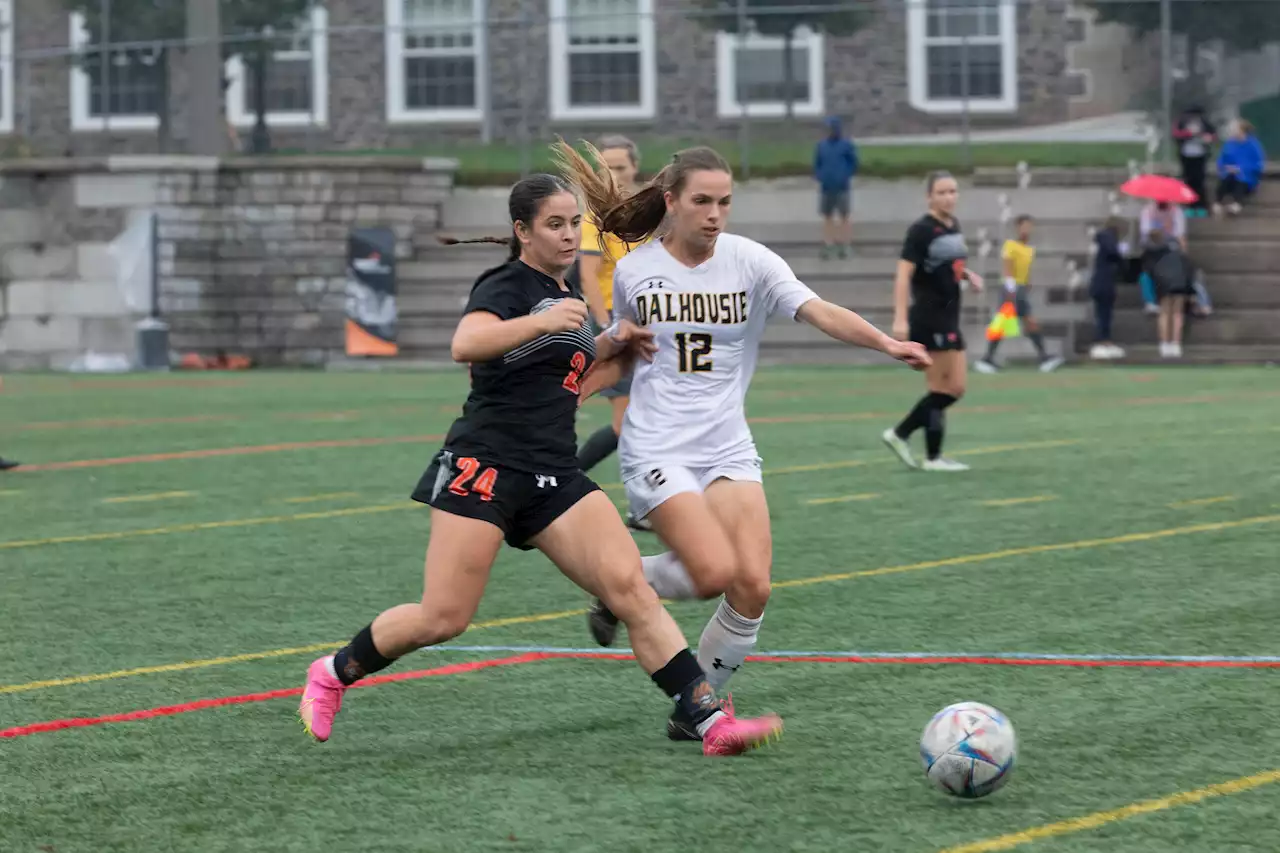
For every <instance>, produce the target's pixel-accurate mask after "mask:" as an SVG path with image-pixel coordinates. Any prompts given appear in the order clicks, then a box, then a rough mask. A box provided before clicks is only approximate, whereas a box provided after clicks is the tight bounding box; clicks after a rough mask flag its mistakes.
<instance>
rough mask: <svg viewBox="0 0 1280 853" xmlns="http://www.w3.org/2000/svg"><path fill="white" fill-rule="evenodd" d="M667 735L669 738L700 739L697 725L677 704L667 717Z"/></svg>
mask: <svg viewBox="0 0 1280 853" xmlns="http://www.w3.org/2000/svg"><path fill="white" fill-rule="evenodd" d="M667 737H668V738H670V739H671V740H698V741H700V740H702V735H700V734H698V727H697V726H695V725H694V724H693V720H691V719H689V717H688V715H687V714H685V713H684V712H682V711H681V710H680V708H679V707H678V706H677V708H676V709H675V710H674V711H672V712H671V716H670V717H668V718H667Z"/></svg>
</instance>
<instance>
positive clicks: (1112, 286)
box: [1089, 216, 1129, 360]
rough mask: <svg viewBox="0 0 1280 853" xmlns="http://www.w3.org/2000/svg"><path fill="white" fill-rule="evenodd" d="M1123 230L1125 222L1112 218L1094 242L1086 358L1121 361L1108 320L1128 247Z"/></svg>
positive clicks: (1113, 305)
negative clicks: (1091, 340) (1091, 329)
mask: <svg viewBox="0 0 1280 853" xmlns="http://www.w3.org/2000/svg"><path fill="white" fill-rule="evenodd" d="M1124 229H1125V223H1124V220H1123V219H1121V218H1119V217H1118V216H1113V217H1111V218H1110V219H1108V220H1107V222H1106V224H1105V225H1103V226H1102V229H1101V230H1100V231H1098V233H1097V234H1095V235H1093V242H1094V243H1095V244H1096V245H1097V247H1098V251H1097V253H1096V254H1094V256H1093V276H1092V277H1091V278H1090V279H1089V296H1090V298H1092V299H1093V322H1094V335H1093V337H1094V344H1093V347H1091V348H1090V350H1089V357H1090V358H1093V359H1099V360H1106V359H1113V358H1124V355H1125V353H1124V350H1123V349H1121V348H1120V347H1118V346H1116V344H1115V341H1113V340H1112V338H1111V318H1112V317H1113V316H1114V314H1115V307H1116V284H1117V283H1118V282H1119V280H1120V276H1121V272H1122V267H1123V265H1124V260H1125V255H1127V254H1128V253H1129V247H1128V245H1126V244H1125V243H1124V242H1123V241H1122V240H1121V239H1120V235H1121V233H1122V232H1123V231H1124Z"/></svg>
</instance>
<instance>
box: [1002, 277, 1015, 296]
mask: <svg viewBox="0 0 1280 853" xmlns="http://www.w3.org/2000/svg"><path fill="white" fill-rule="evenodd" d="M1004 289H1005V290H1007V291H1009V292H1010V293H1014V292H1016V291H1017V289H1018V280H1017V279H1015V278H1014V277H1013V276H1011V275H1009V276H1005V279H1004Z"/></svg>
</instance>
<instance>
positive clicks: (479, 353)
mask: <svg viewBox="0 0 1280 853" xmlns="http://www.w3.org/2000/svg"><path fill="white" fill-rule="evenodd" d="M586 320H587V305H586V303H585V302H582V301H580V300H577V299H563V300H561V301H560V302H558V303H556V304H555V305H554V306H553V307H552V308H551V309H550V310H547V311H543V312H542V313H541V314H529V315H526V316H523V317H515V318H513V319H510V320H503V319H501V318H500V317H498V315H496V314H490V313H489V312H488V311H472V312H471V313H469V314H467V315H465V316H464V317H463V318H462V321H461V322H460V323H458V328H457V330H456V331H454V333H453V343H452V345H451V346H450V348H449V351H450V354H451V355H452V356H453V360H454V361H456V362H460V363H466V362H474V361H491V360H492V359H495V358H498V357H499V356H502V355H505V354H506V353H509V352H511V351H512V350H513V349H515V348H516V347H518V346H523V345H525V344H527V343H529V341H532V340H533V339H534V338H537V337H541V336H542V335H555V334H559V333H560V332H569V331H572V330H574V329H579V328H581V327H582V324H583V323H585V322H586Z"/></svg>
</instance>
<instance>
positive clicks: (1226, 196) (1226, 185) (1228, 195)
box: [1213, 119, 1267, 216]
mask: <svg viewBox="0 0 1280 853" xmlns="http://www.w3.org/2000/svg"><path fill="white" fill-rule="evenodd" d="M1266 160H1267V156H1266V154H1265V153H1264V152H1263V150H1262V143H1261V142H1260V141H1259V140H1258V137H1257V136H1256V135H1255V134H1254V131H1253V125H1252V124H1250V123H1249V122H1247V121H1245V120H1244V119H1240V120H1239V121H1237V122H1235V123H1234V124H1233V125H1232V127H1231V133H1230V135H1229V136H1228V137H1227V140H1226V142H1223V143H1222V151H1221V152H1220V153H1219V154H1218V201H1217V203H1216V204H1214V206H1213V212H1214V215H1215V216H1221V215H1222V208H1223V203H1224V202H1225V203H1226V209H1227V212H1228V213H1230V214H1231V215H1232V216H1234V215H1236V214H1238V213H1239V212H1240V209H1241V204H1242V203H1243V202H1244V200H1245V198H1247V197H1248V196H1250V195H1252V194H1253V191H1254V190H1256V189H1257V188H1258V182H1259V181H1261V180H1262V168H1263V165H1264V164H1265V163H1266Z"/></svg>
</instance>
